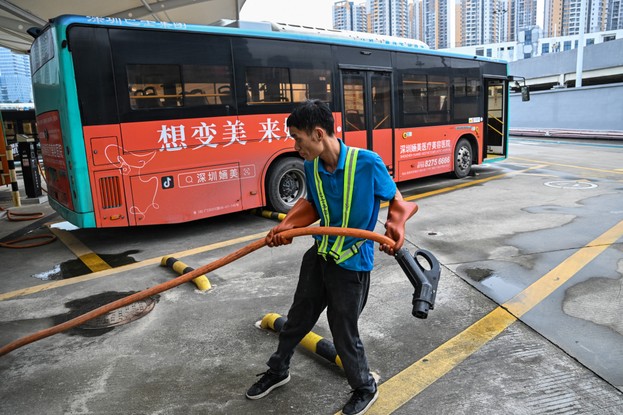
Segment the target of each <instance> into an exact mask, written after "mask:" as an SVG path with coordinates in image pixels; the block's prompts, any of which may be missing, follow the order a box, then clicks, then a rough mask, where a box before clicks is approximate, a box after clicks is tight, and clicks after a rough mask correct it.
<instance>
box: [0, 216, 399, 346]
mask: <svg viewBox="0 0 623 415" xmlns="http://www.w3.org/2000/svg"><path fill="white" fill-rule="evenodd" d="M281 234H282V235H283V236H285V237H286V238H294V237H297V236H304V235H335V236H340V235H343V236H352V237H355V238H361V239H370V240H372V241H374V242H378V243H379V244H387V245H394V243H395V242H394V241H393V240H392V239H390V238H388V237H387V236H385V235H380V234H378V233H375V232H371V231H364V230H361V229H351V228H337V227H329V226H326V227H324V226H323V227H311V228H298V229H292V230H289V231H284V232H282V233H281ZM265 245H266V240H265V239H264V238H262V239H258V240H257V241H255V242H251V243H250V244H248V245H247V246H244V247H242V248H240V249H239V250H237V251H235V252H232V253H231V254H229V255H226V256H224V257H223V258H220V259H217V260H216V261H214V262H211V263H209V264H206V265H204V266H201V267H199V268H197V269H195V270H194V271H191V272H188V273H186V274H183V275H181V276H179V277H177V278H174V279H172V280H170V281H167V282H163V283H162V284H158V285H156V286H154V287H151V288H148V289H146V290H143V291H140V292H138V293H135V294H132V295H129V296H127V297H124V298H121V299H119V300H117V301H113V302H112V303H109V304H106V305H103V306H101V307H99V308H96V309H95V310H92V311H89V312H88V313H85V314H83V315H81V316H78V317H76V318H73V319H71V320H68V321H66V322H64V323H61V324H58V325H56V326H53V327H50V328H47V329H44V330H41V331H38V332H36V333H33V334H30V335H28V336H25V337H22V338H20V339H17V340H15V341H13V342H11V343H9V344H7V345H6V346H3V347H2V348H0V356H4V355H5V354H7V353H10V352H12V351H13V350H15V349H19V348H20V347H22V346H25V345H27V344H30V343H34V342H36V341H38V340H41V339H45V338H46V337H50V336H52V335H54V334H57V333H60V332H63V331H65V330H69V329H71V328H74V327H77V326H80V325H82V324H84V323H86V322H87V321H89V320H92V319H94V318H97V317H99V316H102V315H104V314H106V313H109V312H111V311H113V310H116V309H118V308H121V307H124V306H127V305H130V304H132V303H134V302H136V301H140V300H143V299H145V298H147V297H151V296H152V295H156V294H159V293H161V292H163V291H167V290H170V289H171V288H174V287H177V286H178V285H182V284H184V283H185V282H188V281H190V280H192V279H194V278H196V277H198V276H200V275H203V274H207V273H209V272H212V271H214V270H216V269H218V268H220V267H222V266H224V265H227V264H229V263H231V262H234V261H235V260H237V259H240V258H242V257H243V256H245V255H247V254H250V253H251V252H253V251H256V250H258V249H260V248H262V247H263V246H265Z"/></svg>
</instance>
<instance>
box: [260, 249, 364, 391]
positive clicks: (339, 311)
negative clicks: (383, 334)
mask: <svg viewBox="0 0 623 415" xmlns="http://www.w3.org/2000/svg"><path fill="white" fill-rule="evenodd" d="M317 252H318V251H317V247H316V245H315V244H314V246H313V247H311V248H310V249H309V250H308V251H307V252H306V253H305V255H304V256H303V262H302V264H301V271H300V274H299V282H298V286H297V288H296V292H295V294H294V301H293V303H292V307H291V308H290V311H289V312H288V321H287V322H286V324H285V325H284V327H283V329H282V330H281V333H280V334H279V346H278V347H277V351H276V352H275V353H273V355H272V356H271V357H270V359H269V360H268V367H269V368H270V369H271V370H272V371H273V372H275V373H278V374H283V373H285V372H286V371H287V370H288V368H289V367H290V359H291V358H292V355H293V354H294V348H295V347H296V345H297V344H299V342H300V341H301V340H302V339H303V337H305V335H306V334H307V333H309V332H310V331H311V330H312V328H313V327H314V325H315V324H316V322H317V321H318V318H319V317H320V314H321V313H322V312H323V311H324V309H325V308H326V309H327V319H328V321H329V327H330V328H331V334H332V335H333V342H334V344H335V349H336V351H337V353H338V355H339V356H340V359H341V361H342V365H343V367H344V372H345V373H346V379H347V380H348V384H349V385H350V387H351V388H352V389H353V390H355V389H362V390H365V391H368V392H374V391H375V388H376V384H375V381H374V378H373V377H372V375H371V374H370V368H369V367H368V360H367V358H366V354H365V351H364V348H363V343H362V342H361V339H360V338H359V327H358V324H357V322H358V320H359V315H360V314H361V312H362V311H363V308H364V306H365V305H366V301H367V299H368V291H369V289H370V272H361V271H351V270H347V269H345V268H342V267H340V266H339V265H337V264H336V263H335V262H334V261H333V259H330V258H329V257H328V256H327V260H325V259H324V258H323V257H322V256H320V255H318V253H317Z"/></svg>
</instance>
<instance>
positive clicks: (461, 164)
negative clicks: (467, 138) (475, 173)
mask: <svg viewBox="0 0 623 415" xmlns="http://www.w3.org/2000/svg"><path fill="white" fill-rule="evenodd" d="M471 161H472V155H471V152H470V151H469V148H467V146H461V147H460V148H459V150H458V151H457V153H456V166H457V167H458V168H459V170H461V171H463V172H464V171H467V170H469V167H470V166H471Z"/></svg>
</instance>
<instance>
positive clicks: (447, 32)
mask: <svg viewBox="0 0 623 415" xmlns="http://www.w3.org/2000/svg"><path fill="white" fill-rule="evenodd" d="M453 16H454V3H453V1H452V0H422V27H423V30H424V33H423V36H424V37H423V39H422V40H423V41H424V42H425V43H426V44H427V45H428V46H430V47H431V48H433V49H441V48H448V47H451V46H452V45H453V44H454V20H453Z"/></svg>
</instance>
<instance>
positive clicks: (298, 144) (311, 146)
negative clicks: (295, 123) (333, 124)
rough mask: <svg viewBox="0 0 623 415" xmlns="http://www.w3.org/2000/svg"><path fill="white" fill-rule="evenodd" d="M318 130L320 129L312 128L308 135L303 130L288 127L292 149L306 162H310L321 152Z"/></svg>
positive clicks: (319, 132)
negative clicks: (292, 143) (292, 144)
mask: <svg viewBox="0 0 623 415" xmlns="http://www.w3.org/2000/svg"><path fill="white" fill-rule="evenodd" d="M318 130H320V129H319V128H314V130H312V132H311V134H308V133H307V132H306V131H304V130H299V129H298V128H296V127H290V136H291V137H292V138H293V139H294V149H295V150H296V151H298V153H299V155H300V156H301V157H303V158H304V159H305V160H307V161H312V160H313V159H315V158H316V157H318V156H319V155H320V153H321V151H322V146H321V145H320V135H321V131H318Z"/></svg>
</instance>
